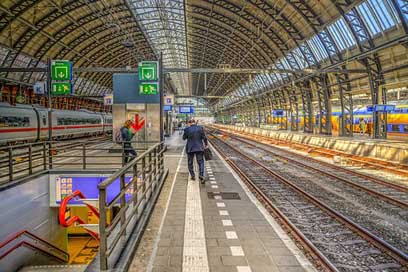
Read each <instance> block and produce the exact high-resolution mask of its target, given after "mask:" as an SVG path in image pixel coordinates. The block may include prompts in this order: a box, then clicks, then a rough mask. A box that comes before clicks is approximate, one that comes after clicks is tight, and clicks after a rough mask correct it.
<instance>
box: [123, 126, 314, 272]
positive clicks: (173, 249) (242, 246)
mask: <svg viewBox="0 0 408 272" xmlns="http://www.w3.org/2000/svg"><path fill="white" fill-rule="evenodd" d="M168 146H169V152H166V162H167V164H168V167H169V168H170V170H171V171H172V172H173V173H174V175H172V177H173V179H174V180H173V183H172V186H171V188H170V190H169V196H170V198H169V201H168V202H167V203H166V205H165V206H164V207H163V208H164V211H163V212H162V214H163V218H162V220H161V222H160V226H159V228H158V235H157V236H156V237H155V239H154V240H153V241H152V243H153V245H152V254H151V257H150V260H149V263H148V264H147V267H146V270H147V271H155V272H156V271H157V272H158V271H166V272H171V271H212V272H213V271H214V272H217V271H239V272H244V271H245V272H246V271H253V272H257V271H268V272H273V271H282V272H283V271H286V272H288V271H314V268H313V267H312V265H311V264H310V263H309V262H308V260H307V259H306V258H305V257H304V256H303V254H302V253H301V252H300V251H299V250H298V248H297V247H296V246H295V245H294V243H293V242H292V241H291V240H290V239H289V237H288V236H287V235H286V234H285V233H284V231H283V230H282V229H281V228H280V226H279V225H278V224H277V223H276V222H275V221H274V219H273V218H272V217H271V216H270V215H269V214H268V212H267V211H266V210H265V209H263V207H261V204H259V203H258V202H257V200H256V198H255V197H254V196H252V194H251V193H250V192H249V191H248V189H246V187H243V186H244V185H243V183H242V182H241V181H240V180H239V178H238V177H237V176H236V175H234V174H233V173H232V172H231V170H230V168H229V167H228V166H227V164H226V163H225V162H224V161H222V159H220V157H219V156H218V155H217V154H215V153H214V155H215V156H214V160H212V161H210V162H206V166H205V167H206V175H207V177H208V181H207V182H206V184H205V185H201V184H200V183H199V182H198V181H192V180H190V179H189V174H188V169H187V159H186V156H185V154H184V152H183V147H184V143H183V142H182V141H181V136H179V135H178V134H175V135H173V136H172V137H171V138H170V140H169V141H168ZM213 152H215V151H213ZM225 193H229V194H225ZM237 196H238V197H239V199H230V198H231V197H237ZM153 218H154V215H153ZM156 221H158V220H156ZM157 223H158V222H156V224H157ZM150 228H154V226H150ZM142 243H143V242H142ZM139 254H140V252H139ZM136 255H138V253H137V254H136ZM130 271H142V269H141V267H140V266H139V267H138V268H137V266H136V265H134V266H132V267H131V269H130Z"/></svg>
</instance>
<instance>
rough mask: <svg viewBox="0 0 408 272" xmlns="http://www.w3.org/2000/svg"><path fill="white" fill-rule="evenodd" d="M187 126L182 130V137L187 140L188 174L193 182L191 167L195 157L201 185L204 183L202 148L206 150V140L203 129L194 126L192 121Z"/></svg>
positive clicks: (192, 167)
mask: <svg viewBox="0 0 408 272" xmlns="http://www.w3.org/2000/svg"><path fill="white" fill-rule="evenodd" d="M189 124H190V126H189V127H187V128H186V129H184V135H183V140H187V145H186V151H187V158H188V171H189V172H190V176H191V179H192V180H195V173H194V166H193V160H194V156H195V157H196V160H197V164H198V169H199V179H200V181H201V183H204V182H205V179H204V148H207V146H208V140H207V137H206V136H205V133H204V128H203V127H201V126H198V125H196V123H195V122H194V120H190V121H189ZM204 145H205V146H204Z"/></svg>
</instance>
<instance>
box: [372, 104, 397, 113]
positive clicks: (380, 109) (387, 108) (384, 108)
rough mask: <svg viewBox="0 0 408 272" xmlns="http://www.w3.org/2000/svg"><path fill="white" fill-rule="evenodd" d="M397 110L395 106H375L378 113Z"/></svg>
mask: <svg viewBox="0 0 408 272" xmlns="http://www.w3.org/2000/svg"><path fill="white" fill-rule="evenodd" d="M394 110H395V105H374V111H376V112H391V111H394Z"/></svg>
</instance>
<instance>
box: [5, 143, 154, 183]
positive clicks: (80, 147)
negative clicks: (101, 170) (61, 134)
mask: <svg viewBox="0 0 408 272" xmlns="http://www.w3.org/2000/svg"><path fill="white" fill-rule="evenodd" d="M104 143H105V141H103V142H100V141H76V142H71V141H70V142H65V141H64V142H56V141H44V142H39V143H28V144H21V145H16V146H8V147H1V148H0V151H3V154H0V173H1V174H0V185H1V186H4V185H7V184H8V183H11V182H17V181H19V180H21V179H24V178H29V177H30V176H32V175H38V174H41V173H42V172H45V171H47V170H50V169H53V168H55V167H58V168H61V167H63V166H71V167H76V168H81V169H89V168H90V167H93V168H98V167H100V166H102V165H106V163H103V162H98V160H97V159H98V158H112V159H115V158H116V159H117V161H116V162H115V161H113V162H112V163H110V164H109V165H111V168H112V169H114V170H116V169H119V168H120V167H121V166H124V165H125V152H124V144H125V143H120V144H115V143H112V142H109V141H107V142H106V143H112V146H111V147H110V148H109V147H106V145H104ZM129 143H137V144H138V145H141V147H140V148H135V149H136V150H137V151H138V152H141V151H144V150H146V148H147V147H146V146H148V145H151V143H152V142H151V141H148V142H141V141H131V142H129ZM155 143H157V142H155ZM143 146H145V147H146V148H144V147H143ZM98 151H99V153H98ZM111 151H115V152H116V154H115V153H109V154H107V153H108V152H111ZM96 153H98V154H96ZM65 158H72V160H70V161H68V162H66V161H67V160H64V159H65Z"/></svg>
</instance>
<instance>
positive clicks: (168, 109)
mask: <svg viewBox="0 0 408 272" xmlns="http://www.w3.org/2000/svg"><path fill="white" fill-rule="evenodd" d="M171 109H172V107H171V105H164V106H163V110H164V111H171Z"/></svg>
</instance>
